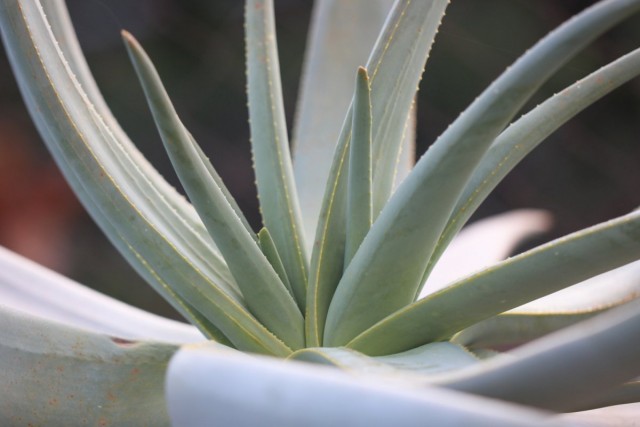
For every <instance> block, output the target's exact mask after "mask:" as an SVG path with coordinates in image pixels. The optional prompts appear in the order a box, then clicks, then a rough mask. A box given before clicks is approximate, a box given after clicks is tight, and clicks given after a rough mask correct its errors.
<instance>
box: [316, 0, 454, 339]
mask: <svg viewBox="0 0 640 427" xmlns="http://www.w3.org/2000/svg"><path fill="white" fill-rule="evenodd" d="M446 5H447V2H446V1H444V0H438V1H434V2H418V1H413V2H412V1H410V0H402V1H399V2H397V3H396V4H395V6H394V8H393V10H392V12H391V14H390V16H389V19H388V20H387V21H386V23H385V26H384V28H383V30H382V33H381V35H380V37H379V39H378V41H377V42H376V46H375V48H374V50H373V52H372V53H371V56H370V58H369V61H368V62H367V69H368V70H369V73H370V86H371V100H372V109H373V111H372V126H373V128H372V138H373V140H372V156H373V161H375V159H376V155H377V153H378V152H379V151H380V152H382V151H385V150H386V148H385V149H384V150H383V148H382V145H383V144H391V146H392V147H395V149H397V150H400V146H401V145H402V135H403V132H404V130H405V124H407V123H408V120H409V118H408V117H409V111H410V109H411V105H412V103H413V99H414V95H415V92H416V87H417V85H418V81H419V79H420V76H421V75H422V70H423V67H424V63H425V61H426V59H427V55H428V52H429V49H430V47H431V44H432V42H433V38H434V37H435V33H436V30H437V27H438V25H439V24H440V20H441V18H442V15H443V14H444V9H445V7H446ZM400 27H402V31H398V28H400ZM376 100H378V101H377V102H376ZM351 121H352V110H351V109H349V112H348V113H347V117H346V119H345V122H344V126H343V129H342V131H341V134H340V137H339V139H338V145H337V148H336V152H335V156H334V160H333V164H332V167H331V171H330V173H329V180H328V182H327V189H326V192H325V196H324V200H323V207H322V210H321V214H320V221H319V225H318V230H317V233H316V239H315V245H314V251H313V254H312V259H311V275H310V280H309V294H310V295H309V298H308V299H307V301H308V303H307V344H308V345H311V346H314V345H319V343H322V336H323V334H324V325H325V318H326V313H327V309H328V307H329V303H330V301H331V299H332V297H333V293H334V290H335V289H336V286H337V284H338V281H339V280H340V278H341V277H342V273H343V262H344V242H345V233H346V231H345V227H346V220H345V216H346V199H347V196H346V192H347V184H346V181H347V179H348V177H347V175H348V174H347V166H348V161H347V157H348V156H347V154H348V151H349V145H350V144H349V142H350V140H351ZM385 147H386V146H385ZM385 152H386V151H385ZM391 158H392V159H393V165H394V166H393V167H394V170H395V167H396V159H397V156H394V155H391ZM375 167H376V166H375V163H374V169H373V172H374V178H375V173H376V169H375ZM392 181H393V180H392ZM377 191H378V189H377V188H376V186H375V182H374V186H373V194H374V212H373V215H374V218H375V215H376V212H375V194H376V192H377ZM365 241H366V239H365Z"/></svg>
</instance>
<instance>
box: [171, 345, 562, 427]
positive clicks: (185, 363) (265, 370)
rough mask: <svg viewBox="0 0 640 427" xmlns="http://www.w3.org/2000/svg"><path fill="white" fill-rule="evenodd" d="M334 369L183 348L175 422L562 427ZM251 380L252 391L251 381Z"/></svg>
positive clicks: (175, 379) (539, 415)
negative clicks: (355, 376) (553, 426)
mask: <svg viewBox="0 0 640 427" xmlns="http://www.w3.org/2000/svg"><path fill="white" fill-rule="evenodd" d="M375 379H376V377H373V378H371V379H369V380H366V379H362V378H354V377H352V376H349V375H347V374H345V373H342V372H340V371H338V370H335V369H330V368H327V367H321V366H314V365H311V364H303V363H297V362H294V361H279V360H274V359H271V358H264V357H247V356H238V355H236V354H234V353H230V352H228V351H224V350H220V349H219V347H218V346H215V347H209V346H192V347H185V348H183V349H181V350H180V351H179V352H178V353H177V354H176V356H175V357H174V358H173V359H172V361H171V364H170V366H169V371H168V373H167V403H168V407H169V414H170V417H171V420H172V421H173V423H174V425H179V426H181V427H196V426H198V427H200V426H206V425H229V426H231V425H233V426H257V425H265V426H266V425H268V426H282V427H293V426H295V427H298V426H306V427H320V426H323V427H324V426H339V425H348V426H354V427H364V426H367V427H382V426H390V425H393V426H397V427H413V426H416V427H417V426H423V425H425V420H427V421H426V422H428V423H430V424H433V425H437V426H442V427H445V426H461V425H473V426H487V427H498V426H505V427H506V426H509V427H516V426H539V425H551V426H552V425H557V424H555V423H554V422H552V421H551V422H549V421H548V418H547V417H548V414H545V413H544V412H538V411H533V410H530V409H527V408H523V407H519V406H516V405H510V404H506V403H504V402H500V401H496V400H490V399H485V398H479V397H476V396H473V395H469V394H464V393H455V392H452V391H451V390H445V389H440V388H424V389H422V390H416V389H408V388H405V387H401V386H398V385H391V384H385V383H383V382H380V381H376V380H375ZM249 383H250V385H251V386H250V387H247V384H249Z"/></svg>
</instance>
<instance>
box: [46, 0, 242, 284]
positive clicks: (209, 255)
mask: <svg viewBox="0 0 640 427" xmlns="http://www.w3.org/2000/svg"><path fill="white" fill-rule="evenodd" d="M40 4H41V6H42V9H43V12H44V14H45V17H46V19H47V21H48V22H49V24H51V30H52V33H53V36H54V38H55V40H56V41H57V42H58V47H59V48H60V51H61V52H62V54H63V56H64V59H65V60H66V62H67V64H68V66H69V68H70V69H71V72H72V73H73V75H74V77H75V78H76V79H77V80H78V83H79V84H80V86H81V88H82V91H83V92H84V93H85V95H86V97H87V99H88V100H89V102H90V103H91V105H92V106H93V108H94V109H95V113H96V114H97V115H98V116H99V117H100V120H101V121H102V122H103V123H104V124H105V125H106V127H107V128H108V130H109V132H110V134H111V136H112V137H113V139H107V140H105V141H104V142H105V143H108V144H110V145H113V146H114V147H117V149H115V150H113V155H114V156H115V159H116V160H117V162H119V163H121V164H122V167H123V169H125V170H127V171H129V173H130V174H131V175H132V176H133V177H134V181H135V183H136V185H137V186H139V191H140V192H141V193H142V194H147V195H150V196H149V197H147V199H146V203H147V204H148V205H149V206H146V207H145V208H146V209H149V208H152V209H154V210H155V213H156V215H157V216H158V222H160V221H162V223H161V224H162V227H163V229H164V230H166V231H165V233H167V234H170V235H171V239H172V241H173V242H175V243H176V244H179V246H180V248H181V251H183V252H185V253H186V254H187V256H188V257H189V259H190V260H191V262H193V263H194V264H195V265H196V266H197V268H199V269H201V270H203V271H204V272H210V271H211V272H212V273H210V275H213V276H214V277H216V276H219V277H221V278H222V279H224V280H225V281H227V282H229V284H230V285H231V286H233V285H234V284H233V278H232V277H231V273H230V272H229V269H228V268H227V266H226V265H225V263H224V260H223V259H222V257H221V256H220V254H219V253H218V251H217V249H216V247H215V244H214V243H213V241H212V240H211V238H210V237H209V234H208V233H207V230H206V229H205V227H204V224H202V221H200V218H199V217H198V215H197V213H196V212H195V210H194V209H193V206H191V204H189V202H187V200H186V199H185V198H184V197H183V196H182V195H181V194H180V193H178V192H177V191H176V190H175V189H174V188H173V187H172V186H171V185H170V184H169V183H167V182H166V181H165V180H164V178H162V176H161V175H160V174H159V173H158V172H157V171H156V170H155V169H154V167H153V166H152V165H151V164H149V162H148V161H147V159H146V158H145V157H144V156H143V155H142V153H140V152H139V151H138V149H137V148H136V147H135V145H134V144H133V143H132V142H131V141H130V140H129V137H128V136H127V135H126V134H125V132H124V131H123V130H122V128H121V127H120V125H119V123H118V121H117V120H116V118H115V117H113V114H112V113H111V111H110V110H109V107H108V106H107V104H106V102H105V100H104V98H103V97H102V95H101V94H100V90H99V88H98V86H97V84H96V82H95V80H94V78H93V75H92V74H91V71H90V70H89V66H88V65H87V62H86V60H85V58H84V55H83V54H82V50H81V49H80V44H79V43H78V40H77V37H76V35H75V32H74V30H73V24H72V22H71V20H70V18H69V13H68V11H67V7H66V5H65V1H64V0H47V1H45V2H41V3H40ZM59 162H60V161H59ZM83 203H84V204H85V205H88V202H87V201H86V200H83ZM94 209H96V208H89V209H88V210H89V212H90V213H91V214H92V215H94V216H95V215H96V214H94V213H93V211H94ZM100 223H101V221H98V224H100ZM103 228H104V226H103ZM112 240H113V238H112ZM128 260H129V262H131V263H133V262H134V261H132V260H131V258H128Z"/></svg>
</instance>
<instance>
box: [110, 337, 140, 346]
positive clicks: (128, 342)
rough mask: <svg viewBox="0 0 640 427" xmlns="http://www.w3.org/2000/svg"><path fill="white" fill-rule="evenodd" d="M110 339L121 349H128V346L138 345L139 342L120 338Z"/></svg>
mask: <svg viewBox="0 0 640 427" xmlns="http://www.w3.org/2000/svg"><path fill="white" fill-rule="evenodd" d="M109 338H110V339H111V341H112V342H113V343H114V344H117V345H119V346H121V347H128V346H132V345H136V344H137V343H138V342H137V341H131V340H127V339H124V338H118V337H109Z"/></svg>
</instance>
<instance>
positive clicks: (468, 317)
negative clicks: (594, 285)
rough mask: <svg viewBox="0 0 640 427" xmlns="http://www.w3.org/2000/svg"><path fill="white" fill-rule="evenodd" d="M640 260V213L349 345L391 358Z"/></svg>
mask: <svg viewBox="0 0 640 427" xmlns="http://www.w3.org/2000/svg"><path fill="white" fill-rule="evenodd" d="M639 258H640V212H639V211H635V212H632V213H630V214H627V215H625V216H622V217H619V218H616V219H614V220H611V221H607V222H604V223H601V224H598V225H596V226H593V227H590V228H587V229H584V230H581V231H578V232H576V233H573V234H570V235H568V236H565V237H562V238H560V239H557V240H554V241H552V242H549V243H547V244H545V245H542V246H539V247H537V248H535V249H532V250H530V251H527V252H524V253H522V254H520V255H518V256H515V257H513V258H510V259H508V260H506V261H503V262H501V263H499V264H496V265H495V266H492V267H489V268H487V269H486V270H483V271H480V272H478V273H476V274H474V275H471V276H469V277H467V278H465V279H462V280H460V281H458V282H456V283H454V284H453V285H451V286H449V287H447V288H445V289H443V290H441V291H438V292H436V293H434V294H431V295H429V296H427V297H426V298H424V299H422V300H420V301H418V302H415V303H413V304H411V305H409V306H407V307H404V308H403V309H401V310H398V311H397V312H395V313H393V314H392V315H390V316H388V317H387V318H385V319H384V320H382V321H381V322H379V323H377V324H376V325H375V326H373V327H371V328H369V329H368V330H366V331H365V332H363V333H361V334H360V335H359V336H357V337H356V338H354V339H353V340H351V341H350V342H349V344H348V347H351V348H354V349H356V350H358V351H361V352H363V353H366V354H374V355H375V354H390V353H396V352H399V351H403V350H408V349H411V348H414V347H417V346H419V345H423V344H426V343H429V342H433V341H442V340H445V339H448V338H450V337H451V336H452V335H453V334H455V333H456V332H458V331H460V330H462V329H464V328H467V327H469V326H471V325H473V324H475V323H477V322H479V321H481V320H484V319H487V318H489V317H492V316H495V315H497V314H500V313H502V312H504V311H506V310H509V309H512V308H515V307H518V306H520V305H522V304H524V303H526V302H529V301H532V300H535V299H537V298H540V297H542V296H544V295H547V294H550V293H552V292H555V291H558V290H560V289H563V288H566V287H568V286H571V285H573V284H576V283H578V282H580V281H582V280H585V279H587V278H589V277H593V276H595V275H597V274H601V273H603V272H605V271H608V270H611V269H613V268H616V267H620V266H622V265H625V264H627V263H629V262H632V261H635V260H637V259H639Z"/></svg>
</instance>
